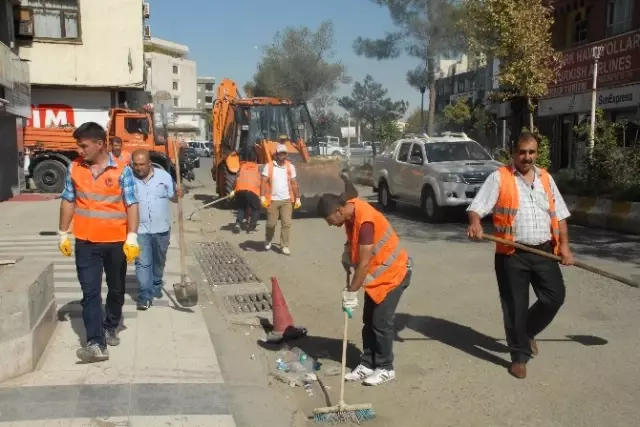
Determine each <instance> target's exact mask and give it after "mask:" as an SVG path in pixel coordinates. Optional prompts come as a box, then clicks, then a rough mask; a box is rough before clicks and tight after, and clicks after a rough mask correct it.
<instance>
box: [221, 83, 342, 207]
mask: <svg viewBox="0 0 640 427" xmlns="http://www.w3.org/2000/svg"><path fill="white" fill-rule="evenodd" d="M212 127H213V151H214V156H213V167H212V168H211V176H212V178H213V180H214V181H215V183H216V190H217V191H216V192H217V193H218V195H219V196H220V197H224V196H226V195H228V194H229V193H230V192H231V191H233V188H234V185H235V181H236V175H237V173H238V171H239V170H240V165H241V164H242V162H244V161H246V158H247V155H248V153H249V152H251V151H254V152H255V153H256V154H257V158H258V163H259V164H261V165H264V164H266V163H269V162H271V161H272V159H273V157H272V155H273V153H274V152H275V149H276V144H277V143H278V142H279V141H281V140H282V139H283V138H284V140H285V145H286V147H287V151H288V153H289V160H291V161H292V162H293V163H294V164H295V167H296V173H297V181H298V184H299V187H300V191H301V196H302V197H301V198H302V199H303V205H304V206H307V207H313V208H315V204H314V203H315V202H314V199H317V198H318V197H319V196H320V195H322V194H324V193H334V194H341V193H342V192H343V191H344V189H345V184H344V181H343V180H342V179H341V178H340V174H341V173H346V170H345V169H344V167H343V165H342V162H341V161H340V160H336V159H331V158H321V157H320V156H316V157H310V156H309V150H308V148H307V146H308V145H311V146H317V143H318V141H317V139H316V137H315V128H314V126H313V121H312V120H311V115H310V114H309V110H308V108H307V104H306V103H305V102H304V101H295V100H291V99H287V98H276V97H250V98H243V97H241V96H240V93H239V91H238V89H237V86H236V83H235V82H233V81H232V80H230V79H228V78H225V79H223V80H222V81H221V82H220V83H219V85H218V89H217V97H216V101H215V105H214V107H213V120H212Z"/></svg>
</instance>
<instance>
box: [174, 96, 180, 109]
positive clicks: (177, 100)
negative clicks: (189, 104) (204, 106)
mask: <svg viewBox="0 0 640 427" xmlns="http://www.w3.org/2000/svg"><path fill="white" fill-rule="evenodd" d="M173 106H174V107H179V106H180V98H173Z"/></svg>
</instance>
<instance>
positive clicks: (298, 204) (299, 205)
mask: <svg viewBox="0 0 640 427" xmlns="http://www.w3.org/2000/svg"><path fill="white" fill-rule="evenodd" d="M301 206H302V202H301V201H300V197H298V198H297V199H296V202H295V203H294V205H293V209H300V207H301Z"/></svg>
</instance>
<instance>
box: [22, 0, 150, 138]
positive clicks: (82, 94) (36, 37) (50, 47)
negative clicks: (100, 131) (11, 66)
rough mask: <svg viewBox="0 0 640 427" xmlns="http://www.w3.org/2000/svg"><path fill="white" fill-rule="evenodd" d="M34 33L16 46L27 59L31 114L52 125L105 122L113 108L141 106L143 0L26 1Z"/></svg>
mask: <svg viewBox="0 0 640 427" xmlns="http://www.w3.org/2000/svg"><path fill="white" fill-rule="evenodd" d="M22 6H23V7H24V8H25V9H27V10H29V11H30V12H31V13H32V21H31V37H30V38H29V39H25V40H23V41H22V42H21V43H20V44H19V54H20V56H21V57H22V58H24V59H26V60H28V61H30V68H31V86H32V92H31V98H32V117H31V119H30V120H29V123H28V125H30V126H34V127H49V126H61V125H67V124H69V125H74V126H79V125H80V124H82V123H84V122H87V121H96V122H98V123H100V124H102V125H103V126H106V124H107V122H108V114H109V109H110V108H112V107H116V106H128V107H131V108H134V107H137V106H136V105H134V104H135V100H136V99H139V98H140V94H141V93H142V92H143V90H144V75H145V73H144V59H143V31H144V21H145V19H146V18H148V11H149V7H148V4H146V3H143V1H142V0H110V1H94V0H22Z"/></svg>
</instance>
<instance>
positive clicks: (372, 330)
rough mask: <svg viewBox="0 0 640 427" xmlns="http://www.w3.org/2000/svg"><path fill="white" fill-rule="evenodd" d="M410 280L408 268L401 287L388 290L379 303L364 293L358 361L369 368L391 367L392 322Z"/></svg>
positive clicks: (388, 368)
mask: <svg viewBox="0 0 640 427" xmlns="http://www.w3.org/2000/svg"><path fill="white" fill-rule="evenodd" d="M410 283H411V270H408V271H407V274H406V276H405V277H404V279H403V280H402V283H401V284H400V286H398V287H396V288H395V289H394V290H393V291H391V292H389V294H388V295H387V296H386V298H385V299H384V300H382V302H380V304H376V303H375V301H373V300H372V299H371V298H370V297H369V295H368V294H367V293H366V292H365V293H364V308H363V313H362V322H363V323H364V325H363V326H362V356H361V361H360V363H361V364H362V365H364V366H366V367H367V368H369V369H376V368H379V369H387V370H392V369H393V339H394V337H395V330H394V325H393V321H394V318H395V314H396V308H398V303H399V302H400V297H401V296H402V293H403V292H404V290H405V289H407V287H408V286H409V284H410Z"/></svg>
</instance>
